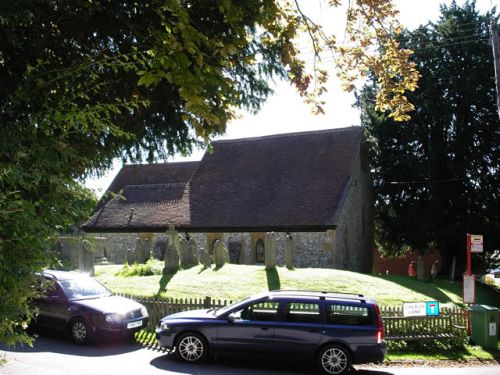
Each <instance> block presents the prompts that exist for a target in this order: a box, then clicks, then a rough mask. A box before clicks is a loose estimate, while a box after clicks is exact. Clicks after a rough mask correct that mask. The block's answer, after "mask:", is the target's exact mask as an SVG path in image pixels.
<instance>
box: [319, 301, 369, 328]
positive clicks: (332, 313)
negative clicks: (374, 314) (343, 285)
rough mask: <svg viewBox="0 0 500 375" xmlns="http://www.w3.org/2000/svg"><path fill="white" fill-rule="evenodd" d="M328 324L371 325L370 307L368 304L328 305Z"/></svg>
mask: <svg viewBox="0 0 500 375" xmlns="http://www.w3.org/2000/svg"><path fill="white" fill-rule="evenodd" d="M326 321H327V323H328V324H342V325H371V324H372V318H371V314H370V309H369V308H368V307H366V306H352V305H340V304H339V305H337V304H330V305H327V306H326Z"/></svg>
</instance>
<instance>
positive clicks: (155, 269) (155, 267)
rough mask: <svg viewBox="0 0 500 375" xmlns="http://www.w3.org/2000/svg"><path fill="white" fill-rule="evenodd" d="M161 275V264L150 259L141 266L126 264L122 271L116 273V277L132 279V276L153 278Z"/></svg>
mask: <svg viewBox="0 0 500 375" xmlns="http://www.w3.org/2000/svg"><path fill="white" fill-rule="evenodd" d="M161 274H162V267H161V262H158V261H156V260H155V259H153V258H150V259H148V261H147V262H146V263H144V264H139V263H133V264H125V265H124V266H123V267H122V269H121V270H120V271H118V272H117V273H116V276H122V277H130V276H152V275H161Z"/></svg>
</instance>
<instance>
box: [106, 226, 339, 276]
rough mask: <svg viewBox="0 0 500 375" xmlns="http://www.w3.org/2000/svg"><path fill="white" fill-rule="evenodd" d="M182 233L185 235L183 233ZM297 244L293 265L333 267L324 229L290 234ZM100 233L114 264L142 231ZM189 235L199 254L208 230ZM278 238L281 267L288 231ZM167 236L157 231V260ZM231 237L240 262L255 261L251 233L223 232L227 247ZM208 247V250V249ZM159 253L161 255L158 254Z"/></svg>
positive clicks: (124, 254) (123, 261)
mask: <svg viewBox="0 0 500 375" xmlns="http://www.w3.org/2000/svg"><path fill="white" fill-rule="evenodd" d="M179 234H180V235H181V236H182V237H184V236H185V234H184V233H183V232H179ZM290 234H291V236H292V237H293V241H294V243H295V252H294V254H293V255H294V256H293V258H294V267H297V268H306V267H317V268H319V267H321V268H327V267H331V265H329V264H328V261H327V254H326V252H325V249H324V244H325V241H326V240H327V237H326V233H324V232H297V233H290ZM99 236H102V237H106V238H107V240H106V241H105V243H104V244H103V248H104V249H103V252H104V253H105V254H106V257H107V259H108V261H110V262H113V263H119V264H122V263H125V260H126V258H125V256H126V251H127V249H130V250H132V251H134V248H135V241H136V239H137V238H138V237H139V233H99ZM189 237H190V238H192V239H193V240H194V241H196V255H197V256H199V254H200V250H201V249H202V248H206V247H207V234H206V233H189ZM275 237H276V264H277V265H278V266H280V267H283V266H285V244H286V233H282V232H275ZM166 238H167V234H166V233H156V234H155V235H154V237H153V240H152V241H153V255H154V256H155V257H156V258H158V259H163V255H164V254H161V250H163V249H161V246H158V245H157V241H158V240H160V242H163V243H165V241H166ZM229 240H231V241H237V240H239V241H240V243H241V250H240V254H239V259H238V263H239V264H254V263H252V259H254V258H255V254H253V252H255V249H252V248H251V238H250V233H224V234H223V243H224V246H226V247H227V246H228V243H229ZM207 250H209V249H207ZM157 253H158V254H157Z"/></svg>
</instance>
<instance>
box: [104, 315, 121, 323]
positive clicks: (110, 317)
mask: <svg viewBox="0 0 500 375" xmlns="http://www.w3.org/2000/svg"><path fill="white" fill-rule="evenodd" d="M105 320H106V323H118V322H121V321H122V320H123V315H122V314H106V316H105Z"/></svg>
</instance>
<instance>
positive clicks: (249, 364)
mask: <svg viewBox="0 0 500 375" xmlns="http://www.w3.org/2000/svg"><path fill="white" fill-rule="evenodd" d="M150 364H151V366H154V367H156V368H158V369H161V370H166V371H171V372H174V373H179V374H203V375H219V374H234V375H271V374H277V375H279V374H287V375H292V374H296V375H309V374H311V375H312V374H317V373H318V371H317V369H316V368H315V366H314V364H312V363H305V362H297V361H290V359H284V360H277V359H276V358H274V357H273V358H262V359H260V358H259V359H255V358H248V359H247V358H244V359H241V358H237V359H236V358H217V359H209V360H207V361H205V362H204V363H202V364H192V363H186V362H183V361H180V360H178V359H177V358H176V357H175V355H173V354H167V355H164V356H160V357H156V358H155V359H153V360H152V361H151V362H150ZM352 374H356V375H392V372H387V371H385V370H384V371H380V370H375V371H374V370H364V369H362V370H354V371H353V372H352Z"/></svg>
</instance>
